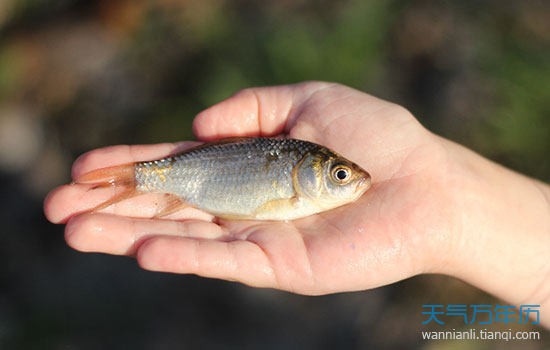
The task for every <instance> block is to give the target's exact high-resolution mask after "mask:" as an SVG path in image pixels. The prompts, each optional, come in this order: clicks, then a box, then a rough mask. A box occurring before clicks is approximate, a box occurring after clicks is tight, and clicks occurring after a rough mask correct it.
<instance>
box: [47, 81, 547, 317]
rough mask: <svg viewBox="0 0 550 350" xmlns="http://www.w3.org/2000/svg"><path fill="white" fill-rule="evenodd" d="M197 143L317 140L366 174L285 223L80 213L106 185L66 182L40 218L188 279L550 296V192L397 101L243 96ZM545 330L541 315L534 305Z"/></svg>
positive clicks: (99, 159) (157, 200) (310, 86)
mask: <svg viewBox="0 0 550 350" xmlns="http://www.w3.org/2000/svg"><path fill="white" fill-rule="evenodd" d="M193 128H194V132H195V135H196V136H197V138H198V139H199V140H201V141H213V140H217V139H220V138H223V137H229V136H276V135H281V134H284V135H288V136H290V137H293V138H298V139H304V140H309V141H313V142H316V143H319V144H322V145H324V146H327V147H329V148H331V149H333V150H335V151H336V152H338V153H340V154H342V155H343V156H345V157H346V158H348V159H350V160H353V161H354V162H355V163H357V164H358V165H359V166H361V167H362V168H364V169H368V171H369V173H370V174H371V176H372V180H373V184H372V188H371V189H370V190H369V191H367V192H366V193H365V195H363V196H362V197H361V198H360V199H359V200H358V201H356V202H355V203H352V204H349V205H346V206H344V207H340V208H337V209H335V210H331V211H329V212H325V213H321V214H316V215H313V216H310V217H307V218H303V219H299V220H295V221H291V222H261V221H256V222H255V221H227V220H218V219H216V218H214V217H212V216H211V215H209V214H207V213H204V212H200V211H198V210H196V209H193V208H186V209H183V210H181V211H178V212H176V213H173V214H171V215H170V216H168V217H165V218H162V219H150V218H151V217H152V216H154V215H155V212H156V211H157V210H158V208H159V207H160V206H162V203H163V201H165V200H166V199H165V198H164V196H162V195H150V194H149V195H143V196H138V197H135V198H132V199H128V200H126V201H123V202H120V203H117V204H115V205H113V206H111V207H108V208H105V209H102V210H101V211H100V212H98V213H89V212H87V210H89V209H90V208H93V207H95V206H96V205H97V204H99V203H101V202H102V201H105V200H106V199H108V198H109V197H111V196H112V195H113V189H112V188H103V189H94V190H91V186H90V185H65V186H61V187H59V188H57V189H55V190H54V191H52V192H51V193H50V195H49V196H48V197H47V199H46V201H45V212H46V215H47V217H48V219H49V220H50V221H52V222H54V223H66V224H67V226H66V230H65V237H66V240H67V243H68V244H69V245H70V246H71V247H73V248H75V249H77V250H80V251H87V252H103V253H108V254H120V255H130V256H135V257H136V259H137V261H138V263H139V265H140V266H141V267H143V268H144V269H148V270H153V271H164V272H173V273H192V274H197V275H201V276H206V277H214V278H221V279H226V280H234V281H239V282H242V283H245V284H248V285H251V286H257V287H271V288H277V289H282V290H287V291H292V292H295V293H300V294H310V295H318V294H326V293H333V292H342V291H355V290H364V289H369V288H374V287H378V286H382V285H386V284H389V283H392V282H395V281H399V280H402V279H405V278H408V277H411V276H414V275H417V274H422V273H443V274H448V275H451V276H455V277H458V278H461V279H463V280H465V281H467V282H469V283H471V284H473V285H475V286H477V287H479V288H481V289H483V290H485V291H487V292H489V293H492V294H494V295H495V296H497V297H500V298H502V299H504V300H506V301H508V302H509V303H515V304H519V303H523V302H528V303H534V304H541V305H542V306H541V308H542V309H544V305H547V304H548V303H549V302H550V301H549V298H550V282H549V281H550V263H549V259H548V252H549V248H550V214H549V204H548V203H549V202H548V198H550V190H549V187H548V185H546V184H543V183H540V182H537V181H535V180H533V179H529V178H526V177H523V176H522V175H519V174H516V173H514V172H512V171H510V170H507V169H505V168H503V167H501V166H499V165H497V164H494V163H492V162H490V161H488V160H486V159H484V158H482V157H480V156H479V155H477V154H475V153H473V152H471V151H469V150H467V149H466V148H463V147H462V146H459V145H457V144H454V143H452V142H450V141H448V140H445V139H443V138H441V137H439V136H437V135H434V134H433V133H431V132H430V131H428V130H427V129H425V128H424V127H423V126H422V125H421V124H420V123H419V122H418V121H417V120H416V119H415V118H414V117H413V116H412V115H411V114H410V113H409V112H408V111H407V110H406V109H404V108H402V107H400V106H398V105H395V104H392V103H389V102H386V101H383V100H380V99H378V98H375V97H373V96H370V95H367V94H365V93H362V92H359V91H356V90H353V89H350V88H347V87H344V86H341V85H337V84H328V83H319V82H308V83H302V84H297V85H289V86H279V87H267V88H253V89H247V90H243V91H241V92H239V93H237V94H236V95H234V96H232V97H230V98H229V99H227V100H225V101H223V102H221V103H219V104H217V105H215V106H213V107H211V108H209V109H207V110H205V111H204V112H202V113H200V114H199V115H198V116H197V117H196V119H195V121H194V124H193ZM196 144H197V143H195V142H184V143H179V144H159V145H146V146H113V147H107V148H103V149H98V150H94V151H91V152H88V153H86V154H84V155H83V156H81V157H80V158H79V159H78V160H77V161H76V162H75V164H74V166H73V178H74V177H78V176H79V175H80V174H83V173H85V172H88V171H91V170H94V169H97V168H102V167H106V166H111V165H116V164H123V163H128V162H136V161H144V160H151V159H158V158H162V157H165V156H167V155H169V154H172V153H174V152H176V151H179V150H182V149H185V148H188V147H191V146H193V145H196ZM541 317H542V318H543V322H546V324H547V325H548V324H550V313H544V312H543V313H541Z"/></svg>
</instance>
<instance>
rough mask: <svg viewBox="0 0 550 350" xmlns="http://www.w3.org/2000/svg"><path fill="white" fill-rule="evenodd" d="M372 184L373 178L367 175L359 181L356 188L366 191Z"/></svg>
mask: <svg viewBox="0 0 550 350" xmlns="http://www.w3.org/2000/svg"><path fill="white" fill-rule="evenodd" d="M370 185H371V178H370V176H367V177H364V178H362V179H361V180H359V181H358V182H357V185H356V186H355V190H356V191H363V192H364V191H366V190H368V189H369V188H370Z"/></svg>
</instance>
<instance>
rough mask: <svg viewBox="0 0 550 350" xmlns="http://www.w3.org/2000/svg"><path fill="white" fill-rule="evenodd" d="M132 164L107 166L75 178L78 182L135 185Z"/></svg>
mask: <svg viewBox="0 0 550 350" xmlns="http://www.w3.org/2000/svg"><path fill="white" fill-rule="evenodd" d="M134 175H135V170H134V164H133V163H131V164H123V165H115V166H111V167H108V168H101V169H96V170H92V171H90V172H87V173H85V174H83V175H80V176H79V177H77V178H76V179H75V182H76V183H78V184H97V185H99V186H102V185H103V186H109V185H121V186H130V185H135V177H134Z"/></svg>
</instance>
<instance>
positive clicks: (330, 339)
mask: <svg viewBox="0 0 550 350" xmlns="http://www.w3.org/2000/svg"><path fill="white" fill-rule="evenodd" d="M549 57H550V5H549V2H545V1H542V0H541V1H497V0H493V1H490V0H487V1H460V2H459V1H359V0H357V1H343V0H340V1H328V0H327V1H315V2H310V1H300V0H297V1H287V0H284V1H264V2H254V1H244V0H243V1H223V0H202V1H192V0H188V1H177V0H162V1H150V0H148V1H146V0H133V1H130V0H110V1H109V0H103V1H91V0H90V1H85V0H0V198H1V201H0V219H1V223H2V224H1V229H0V259H2V260H1V262H2V264H1V265H0V348H1V349H121V348H125V349H130V348H131V349H184V348H202V349H208V348H214V349H216V348H239V349H243V348H257V347H262V348H266V349H280V348H285V349H289V348H290V349H292V348H296V349H298V348H299V349H332V348H335V347H339V348H349V349H364V348H390V349H402V348H411V347H412V348H421V349H457V348H461V349H462V348H465V349H489V348H513V349H520V348H521V349H543V348H548V347H549V346H550V343H549V337H550V334H549V333H548V332H545V331H544V330H542V329H541V328H533V329H536V330H540V331H541V332H542V338H543V340H542V341H531V342H529V341H524V342H508V343H499V342H459V341H454V342H453V341H446V342H439V343H438V342H423V341H422V340H421V336H420V333H419V330H420V329H423V326H422V325H421V322H422V321H423V320H424V319H425V317H424V316H423V315H421V312H422V311H423V310H422V308H421V305H422V304H437V303H441V304H449V303H466V304H482V303H489V304H496V303H499V301H497V300H495V299H492V298H491V297H490V296H488V295H486V294H484V293H482V292H480V291H478V290H476V289H475V288H472V287H470V286H468V285H466V284H464V283H462V282H460V281H457V280H454V279H451V278H447V277H442V276H420V277H415V278H412V279H410V280H407V281H403V282H400V283H396V284H394V285H391V286H387V287H384V288H378V289H375V290H372V291H365V292H358V293H347V294H339V295H331V296H322V297H303V296H297V295H292V294H289V293H284V292H277V291H272V290H260V289H252V288H248V287H245V286H241V285H239V284H236V283H230V282H224V281H216V280H208V279H203V278H199V277H195V276H178V275H169V274H161V273H151V272H146V271H142V270H140V269H139V268H138V267H137V265H136V264H135V261H134V260H132V259H129V258H125V257H113V256H106V255H101V254H82V253H78V252H75V251H72V250H71V249H70V248H68V247H67V246H66V245H65V242H64V240H63V227H62V226H55V225H52V224H49V223H48V222H47V221H46V220H45V218H44V217H43V214H42V200H43V198H44V196H45V194H46V193H47V192H48V191H49V190H50V189H52V188H53V187H54V186H57V185H59V184H62V183H65V182H68V181H69V175H70V165H71V163H72V161H73V160H74V159H75V158H76V157H77V156H78V155H79V154H81V153H82V152H85V151H87V150H89V149H91V148H96V147H100V146H105V145H111V144H120V143H153V142H165V141H177V140H182V139H189V138H192V137H193V135H192V134H191V128H190V125H191V121H192V119H193V116H194V115H195V114H196V113H197V112H199V111H201V110H202V109H204V108H206V107H208V106H210V105H212V104H214V103H216V102H218V101H220V100H221V99H223V98H225V97H228V96H229V95H231V94H233V93H234V92H236V91H237V90H239V89H241V88H245V87H249V86H257V85H275V84H286V83H292V82H298V81H302V80H309V79H315V80H329V81H335V82H340V83H343V84H346V85H349V86H352V87H355V88H357V89H360V90H363V91H366V92H369V93H371V94H374V95H377V96H380V97H382V98H386V99H389V100H391V101H394V102H397V103H400V104H403V105H405V106H406V107H407V108H408V109H410V110H411V111H412V112H413V114H415V115H416V116H417V117H418V118H419V119H420V121H421V122H422V123H423V124H424V125H426V126H427V127H428V128H429V129H431V130H433V131H435V132H437V133H439V134H441V135H444V136H445V137H448V138H450V139H453V140H456V141H458V142H460V143H463V144H465V145H467V146H468V147H470V148H473V149H474V150H476V151H478V152H480V153H482V154H483V155H485V156H487V157H489V158H491V159H494V160H496V161H498V162H501V163H503V164H505V165H507V166H509V167H511V168H513V169H516V170H518V171H520V172H524V173H526V174H529V175H531V176H534V177H537V178H539V179H542V180H544V181H549V180H550V157H549V155H548V153H549V151H550V64H549V62H550V60H549ZM518 283H521V281H518ZM510 287H511V288H513V286H510ZM500 303H501V304H502V302H500ZM548 311H549V310H543V311H542V312H548ZM452 327H453V328H456V329H461V328H464V325H463V324H461V322H458V323H456V324H452ZM452 327H451V326H449V327H448V328H452ZM494 327H496V326H494ZM513 327H514V328H513V329H514V330H518V329H531V328H530V327H529V326H526V327H524V328H520V326H517V325H513ZM531 327H534V326H531ZM506 328H509V327H506Z"/></svg>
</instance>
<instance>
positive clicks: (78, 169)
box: [72, 141, 199, 179]
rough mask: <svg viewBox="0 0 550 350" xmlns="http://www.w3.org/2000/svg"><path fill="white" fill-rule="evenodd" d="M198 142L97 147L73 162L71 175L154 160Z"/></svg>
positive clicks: (75, 175)
mask: <svg viewBox="0 0 550 350" xmlns="http://www.w3.org/2000/svg"><path fill="white" fill-rule="evenodd" d="M197 144H199V143H198V142H191V141H186V142H177V143H160V144H155V145H118V146H110V147H104V148H98V149H95V150H92V151H89V152H86V153H84V154H82V155H81V156H80V157H78V158H77V160H76V161H75V162H74V164H73V169H72V177H73V179H75V178H77V177H78V176H79V175H81V174H84V173H87V172H89V171H91V170H94V169H99V168H106V167H109V166H113V165H118V164H126V163H134V162H142V161H148V160H155V159H159V158H163V157H166V156H168V155H171V154H174V153H178V152H181V151H183V150H184V149H187V148H190V147H193V146H196V145H197Z"/></svg>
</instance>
